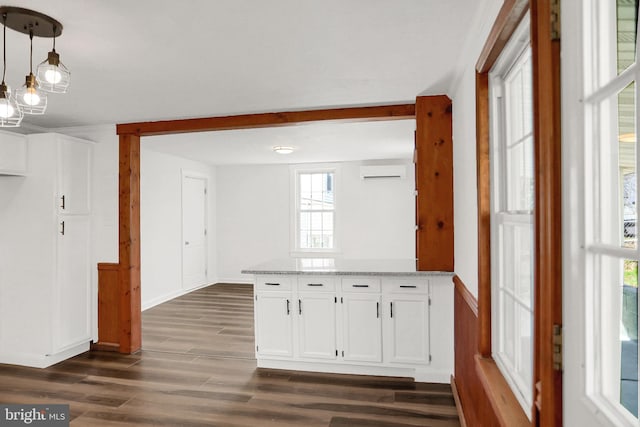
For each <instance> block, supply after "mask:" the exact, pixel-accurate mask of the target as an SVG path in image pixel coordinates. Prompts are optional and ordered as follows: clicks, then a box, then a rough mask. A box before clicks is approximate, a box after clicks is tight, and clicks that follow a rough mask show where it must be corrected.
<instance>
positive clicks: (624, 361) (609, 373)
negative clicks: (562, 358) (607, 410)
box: [595, 256, 638, 417]
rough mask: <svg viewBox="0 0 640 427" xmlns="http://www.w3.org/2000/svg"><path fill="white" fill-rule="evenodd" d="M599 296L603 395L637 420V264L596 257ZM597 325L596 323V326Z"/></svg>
mask: <svg viewBox="0 0 640 427" xmlns="http://www.w3.org/2000/svg"><path fill="white" fill-rule="evenodd" d="M598 258H599V262H598V263H597V266H598V270H599V271H598V273H599V274H598V276H597V277H598V279H597V285H598V289H597V291H598V294H599V295H597V298H599V300H600V301H601V304H600V307H601V310H600V313H599V319H596V320H595V325H598V323H599V327H600V329H601V330H600V335H601V337H602V338H601V342H600V351H601V353H602V365H601V366H600V369H601V375H602V382H603V384H602V392H603V394H604V395H605V396H606V397H607V398H609V399H610V400H611V402H612V403H614V404H616V405H620V407H621V408H625V409H626V410H627V411H629V412H630V413H631V414H633V415H634V416H635V417H637V416H638V286H637V283H638V270H637V262H636V261H631V260H623V259H620V258H615V257H610V256H599V257H598ZM598 321H599V322H598Z"/></svg>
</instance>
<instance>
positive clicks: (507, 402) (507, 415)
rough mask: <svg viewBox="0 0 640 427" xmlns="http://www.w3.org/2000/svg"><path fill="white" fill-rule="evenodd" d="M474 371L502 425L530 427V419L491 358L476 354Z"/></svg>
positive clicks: (506, 426)
mask: <svg viewBox="0 0 640 427" xmlns="http://www.w3.org/2000/svg"><path fill="white" fill-rule="evenodd" d="M475 360H476V371H477V373H478V377H479V378H480V382H481V383H482V387H483V388H484V390H485V393H486V395H487V397H488V398H489V402H490V403H491V408H492V409H493V411H494V413H495V414H496V417H497V418H498V420H499V421H500V425H501V426H502V427H530V426H531V421H529V418H527V415H526V414H525V413H524V411H523V410H522V406H520V402H518V399H516V396H515V395H514V394H513V392H512V391H511V387H509V384H507V381H506V380H505V379H504V377H503V376H502V373H501V372H500V370H499V369H498V366H497V365H496V362H494V361H493V359H487V358H483V357H481V356H480V355H476V357H475Z"/></svg>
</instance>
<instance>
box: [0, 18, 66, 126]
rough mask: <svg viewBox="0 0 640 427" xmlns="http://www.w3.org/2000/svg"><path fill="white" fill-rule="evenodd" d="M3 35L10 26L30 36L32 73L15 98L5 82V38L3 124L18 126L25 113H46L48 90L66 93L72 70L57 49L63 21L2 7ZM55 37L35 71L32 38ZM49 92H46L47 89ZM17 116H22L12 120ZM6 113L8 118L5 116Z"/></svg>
mask: <svg viewBox="0 0 640 427" xmlns="http://www.w3.org/2000/svg"><path fill="white" fill-rule="evenodd" d="M0 15H1V16H2V20H3V21H2V24H3V31H4V33H3V34H4V35H5V36H6V31H7V27H9V28H11V29H12V30H15V31H17V32H19V33H23V34H27V35H29V45H30V49H29V74H28V75H27V77H26V82H25V84H24V86H22V87H21V88H20V89H18V90H17V91H16V94H15V97H14V96H13V95H12V93H11V91H10V90H9V88H8V87H7V85H6V84H5V82H4V77H5V74H6V69H7V66H6V63H7V61H6V37H5V38H4V39H3V40H4V69H3V74H2V84H0V127H8V126H19V125H20V121H22V118H23V116H24V114H25V113H27V114H44V112H45V110H46V108H47V94H46V92H54V93H63V92H66V90H67V88H68V86H69V75H70V74H69V70H68V69H67V68H66V67H65V66H64V65H63V64H62V63H61V62H60V56H59V55H58V54H57V53H56V50H55V39H56V37H58V36H59V35H60V34H62V24H61V23H60V22H58V21H57V20H55V19H53V18H51V17H50V16H47V15H44V14H42V13H40V12H36V11H34V10H30V9H24V8H21V7H14V6H0ZM34 36H35V37H45V38H53V50H52V51H51V52H49V56H48V58H47V59H46V60H45V61H43V62H42V63H41V64H40V65H39V66H38V69H37V72H36V75H34V74H33V37H34ZM45 91H46V92H45ZM14 115H16V116H19V119H12V117H13V116H14ZM4 116H7V117H4Z"/></svg>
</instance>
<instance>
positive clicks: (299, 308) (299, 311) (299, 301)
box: [298, 299, 302, 316]
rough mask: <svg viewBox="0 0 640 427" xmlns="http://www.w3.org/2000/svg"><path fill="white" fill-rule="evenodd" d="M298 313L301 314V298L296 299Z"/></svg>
mask: <svg viewBox="0 0 640 427" xmlns="http://www.w3.org/2000/svg"><path fill="white" fill-rule="evenodd" d="M298 314H299V315H301V316H302V300H300V299H299V300H298Z"/></svg>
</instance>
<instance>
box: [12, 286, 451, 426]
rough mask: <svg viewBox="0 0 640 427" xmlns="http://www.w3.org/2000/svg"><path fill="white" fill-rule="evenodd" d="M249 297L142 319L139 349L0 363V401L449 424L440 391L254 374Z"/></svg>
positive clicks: (86, 410)
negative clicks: (40, 364)
mask: <svg viewBox="0 0 640 427" xmlns="http://www.w3.org/2000/svg"><path fill="white" fill-rule="evenodd" d="M251 295H252V290H251V287H250V286H245V285H223V284H219V285H215V286H210V287H207V288H204V289H202V290H198V291H196V292H193V293H191V294H189V295H185V296H183V297H180V298H177V299H175V300H173V301H170V302H167V303H165V304H162V305H160V306H157V307H154V308H153V309H150V310H147V311H146V312H145V313H144V314H143V350H142V351H141V352H139V353H138V354H135V355H119V354H114V353H104V352H90V353H85V354H82V355H80V356H77V357H75V358H73V359H70V360H67V361H65V362H62V363H59V364H57V365H55V366H52V367H50V368H47V369H32V368H23V367H16V366H9V365H0V402H1V403H69V404H70V405H71V416H72V422H71V425H73V426H91V427H100V426H125V425H136V426H185V427H205V426H206V427H213V426H224V427H239V426H252V427H262V426H273V427H275V426H278V427H284V426H305V427H315V426H325V427H326V426H331V427H347V426H348V427H382V426H385V427H407V426H434V427H438V426H442V427H445V426H446V427H451V426H459V425H460V424H459V422H458V419H457V414H456V409H455V406H454V402H453V398H452V395H451V389H450V387H449V386H448V385H433V384H420V383H414V382H413V381H411V380H409V379H406V378H386V377H366V376H355V375H353V376H352V375H333V374H313V373H305V372H290V371H275V370H265V369H256V367H255V360H254V359H253V356H254V354H253V345H254V344H253V309H252V304H253V300H252V297H251Z"/></svg>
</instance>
